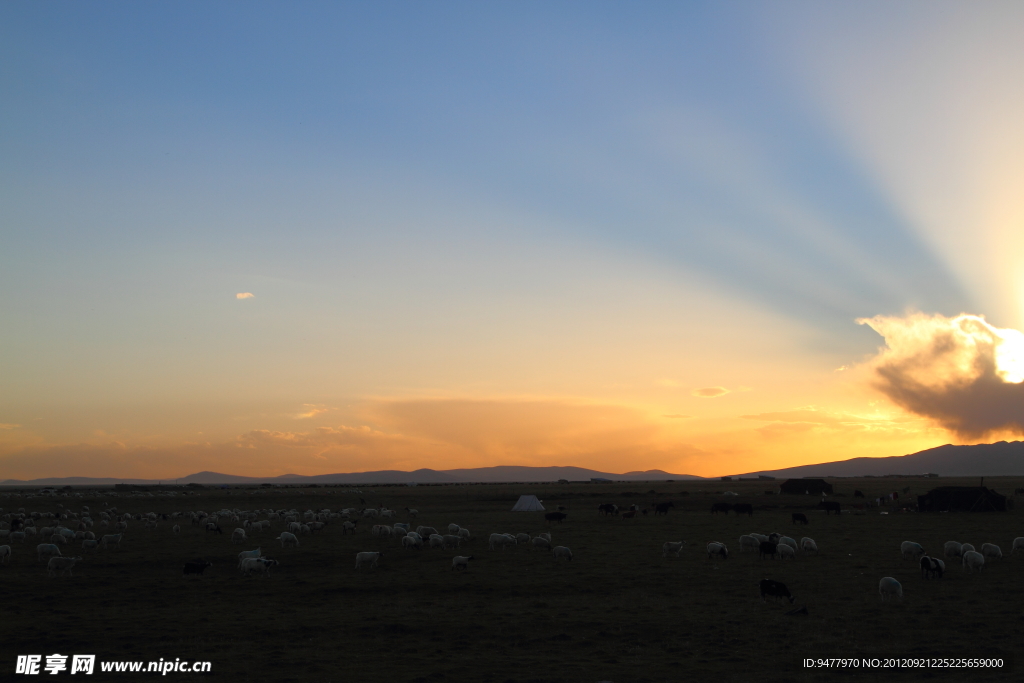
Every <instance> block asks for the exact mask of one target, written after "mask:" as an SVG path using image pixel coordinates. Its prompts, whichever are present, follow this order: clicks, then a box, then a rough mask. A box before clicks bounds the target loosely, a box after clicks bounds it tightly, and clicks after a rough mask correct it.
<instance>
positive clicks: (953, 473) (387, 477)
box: [0, 441, 1024, 486]
mask: <svg viewBox="0 0 1024 683" xmlns="http://www.w3.org/2000/svg"><path fill="white" fill-rule="evenodd" d="M926 473H933V474H938V475H939V476H942V477H998V476H1024V442H1022V441H1011V442H1006V441H1000V442H998V443H990V444H977V445H974V446H953V445H950V444H946V445H945V446H939V447H937V448H929V449H928V450H924V451H920V452H918V453H911V454H910V455H899V456H893V457H889V458H853V459H851V460H840V461H837V462H825V463H820V464H817V465H801V466H799V467H787V468H785V469H781V470H762V471H760V472H748V473H746V474H740V475H733V476H739V477H756V476H759V475H767V476H773V477H776V478H779V479H782V478H789V477H794V478H796V477H864V476H875V477H884V476H886V475H890V474H909V475H915V474H917V475H920V474H926ZM593 478H600V479H609V480H611V481H665V480H666V479H674V480H699V479H701V477H696V476H694V475H692V474H671V473H669V472H663V471H662V470H647V471H646V472H626V473H625V474H614V473H609V472H598V471H597V470H588V469H586V468H583V467H520V466H516V465H501V466H498V467H477V468H472V469H455V470H431V469H420V470H415V471H413V472H403V471H401V470H380V471H378V472H350V473H346V474H318V475H314V476H303V475H299V474H282V475H281V476H279V477H241V476H238V475H234V474H221V473H219V472H197V473H196V474H190V475H188V476H187V477H181V478H180V479H163V480H156V479H116V478H113V477H100V478H92V477H47V478H45V479H31V480H28V481H22V480H18V479H7V480H4V481H0V486H110V485H112V484H142V485H152V484H160V483H163V484H174V483H177V484H191V483H196V484H363V485H365V484H464V483H499V482H520V481H521V482H540V481H558V480H559V479H568V480H569V481H590V480H591V479H593Z"/></svg>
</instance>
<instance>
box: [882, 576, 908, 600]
mask: <svg viewBox="0 0 1024 683" xmlns="http://www.w3.org/2000/svg"><path fill="white" fill-rule="evenodd" d="M878 595H880V596H881V598H882V600H883V601H884V600H885V598H886V596H887V595H896V596H898V597H899V599H900V600H902V599H903V586H902V585H900V582H899V581H897V580H896V579H894V578H892V577H891V576H886V577H885V578H883V579H882V580H881V581H879V582H878Z"/></svg>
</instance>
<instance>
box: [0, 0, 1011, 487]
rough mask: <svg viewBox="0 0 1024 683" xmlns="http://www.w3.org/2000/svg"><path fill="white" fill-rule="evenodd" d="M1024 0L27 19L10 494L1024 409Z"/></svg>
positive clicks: (3, 306)
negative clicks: (30, 488) (59, 480)
mask: <svg viewBox="0 0 1024 683" xmlns="http://www.w3.org/2000/svg"><path fill="white" fill-rule="evenodd" d="M1021 65H1024V6H1022V5H1021V4H1020V3H1012V2H1006V3H999V2H980V3H970V4H966V3H944V2H937V1H928V2H860V3H818V2H794V1H790V2H747V3H717V2H687V3H680V2H665V3H659V2H648V3H642V4H637V3H623V2H619V3H604V2H558V3H549V2H514V3H513V2H492V3H469V2H466V3H460V2H447V3H412V2H388V3H355V2H352V3H344V2H305V3H300V4H281V3H269V2H218V3H205V2H188V1H179V2H149V3H131V2H105V3H69V2H47V1H42V2H33V3H3V4H0V321H2V322H0V479H4V478H18V479H30V478H35V477H53V476H102V477H107V476H111V477H126V478H127V477H142V478H172V477H181V476H185V475H187V474H189V473H192V472H196V471H201V470H212V471H218V472H225V473H231V474H240V475H251V476H274V475H279V474H285V473H296V474H323V473H331V472H352V471H368V470H382V469H402V470H412V469H417V468H421V467H429V468H433V469H446V468H455V467H484V466H491V465H538V466H547V465H575V466H580V467H590V468H593V469H598V470H602V471H608V472H616V473H618V472H626V471H636V470H648V469H662V470H666V471H669V472H674V473H687V474H696V475H701V476H720V475H725V474H734V473H742V472H749V471H755V470H762V469H776V468H781V467H787V466H794V465H801V464H808V463H814V462H828V461H833V460H841V459H846V458H851V457H859V456H892V455H903V454H907V453H912V452H915V451H918V450H922V449H925V448H930V447H933V446H938V445H941V444H944V443H979V442H988V441H994V440H999V439H1009V440H1012V439H1015V438H1019V436H1020V434H1021V433H1022V432H1024V382H1022V380H1024V335H1022V334H1021V333H1020V332H1019V331H1018V330H1020V329H1024V192H1022V191H1021V188H1022V187H1024V128H1022V127H1021V126H1020V121H1022V120H1024V74H1022V73H1021V72H1022V66H1021Z"/></svg>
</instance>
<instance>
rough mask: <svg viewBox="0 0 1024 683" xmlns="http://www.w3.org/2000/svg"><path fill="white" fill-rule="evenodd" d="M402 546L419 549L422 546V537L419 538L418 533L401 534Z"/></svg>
mask: <svg viewBox="0 0 1024 683" xmlns="http://www.w3.org/2000/svg"><path fill="white" fill-rule="evenodd" d="M402 547H403V548H408V549H410V550H412V549H413V548H415V549H416V550H419V549H421V548H422V547H423V539H422V538H420V536H419V534H416V533H408V534H406V535H405V536H402Z"/></svg>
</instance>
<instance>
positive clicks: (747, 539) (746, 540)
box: [740, 534, 761, 553]
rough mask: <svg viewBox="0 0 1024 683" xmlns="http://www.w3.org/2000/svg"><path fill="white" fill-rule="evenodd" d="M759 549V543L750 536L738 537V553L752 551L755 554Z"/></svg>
mask: <svg viewBox="0 0 1024 683" xmlns="http://www.w3.org/2000/svg"><path fill="white" fill-rule="evenodd" d="M760 548H761V542H760V541H758V540H757V538H755V537H754V536H752V535H751V534H744V535H742V536H740V552H741V553H742V552H744V551H747V550H752V551H754V552H755V553H756V552H757V551H758V550H759V549H760Z"/></svg>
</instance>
